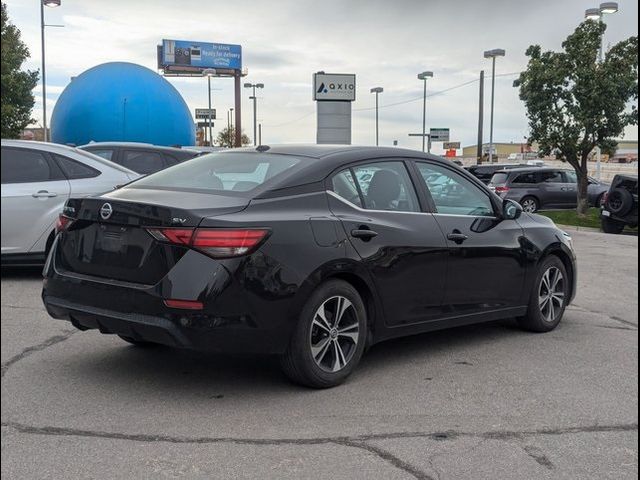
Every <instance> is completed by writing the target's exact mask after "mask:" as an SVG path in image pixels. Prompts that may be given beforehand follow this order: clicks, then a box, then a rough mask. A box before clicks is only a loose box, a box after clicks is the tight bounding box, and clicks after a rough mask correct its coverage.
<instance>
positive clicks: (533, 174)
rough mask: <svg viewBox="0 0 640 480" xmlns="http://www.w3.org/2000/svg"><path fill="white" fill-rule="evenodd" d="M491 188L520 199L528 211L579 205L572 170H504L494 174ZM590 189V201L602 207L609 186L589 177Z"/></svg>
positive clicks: (502, 196)
mask: <svg viewBox="0 0 640 480" xmlns="http://www.w3.org/2000/svg"><path fill="white" fill-rule="evenodd" d="M489 188H490V189H492V190H493V191H494V192H496V193H497V194H498V195H499V196H500V197H501V198H503V199H509V200H514V201H516V202H518V203H519V204H520V205H522V208H524V211H525V212H529V213H534V212H537V211H538V210H540V209H544V208H575V207H576V206H577V204H578V177H577V175H576V172H575V171H573V170H562V169H557V168H547V167H527V168H514V169H511V170H501V171H498V172H496V173H495V174H494V175H493V178H492V179H491V182H490V183H489ZM588 189H589V190H588V195H589V204H590V205H592V206H600V204H601V202H602V199H603V198H604V194H605V193H606V192H607V190H608V189H609V185H608V184H606V183H601V182H598V181H597V180H595V179H593V178H589V187H588Z"/></svg>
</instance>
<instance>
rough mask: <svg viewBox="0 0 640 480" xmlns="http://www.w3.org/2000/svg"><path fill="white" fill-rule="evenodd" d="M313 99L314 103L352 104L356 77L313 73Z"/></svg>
mask: <svg viewBox="0 0 640 480" xmlns="http://www.w3.org/2000/svg"><path fill="white" fill-rule="evenodd" d="M313 99H314V100H316V101H319V102H321V101H325V100H331V101H339V102H353V101H354V100H355V99H356V76H355V75H353V74H337V73H314V74H313Z"/></svg>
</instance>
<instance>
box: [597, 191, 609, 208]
mask: <svg viewBox="0 0 640 480" xmlns="http://www.w3.org/2000/svg"><path fill="white" fill-rule="evenodd" d="M608 199H609V192H604V193H603V194H602V200H600V205H598V206H599V207H604V206H605V205H606V204H607V200H608Z"/></svg>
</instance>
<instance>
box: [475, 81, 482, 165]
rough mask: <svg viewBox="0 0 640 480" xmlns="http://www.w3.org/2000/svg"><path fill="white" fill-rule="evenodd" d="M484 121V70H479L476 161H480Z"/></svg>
mask: <svg viewBox="0 0 640 480" xmlns="http://www.w3.org/2000/svg"><path fill="white" fill-rule="evenodd" d="M483 123H484V70H480V101H479V106H478V145H477V147H478V148H477V151H476V161H477V163H482V141H483V134H482V128H483Z"/></svg>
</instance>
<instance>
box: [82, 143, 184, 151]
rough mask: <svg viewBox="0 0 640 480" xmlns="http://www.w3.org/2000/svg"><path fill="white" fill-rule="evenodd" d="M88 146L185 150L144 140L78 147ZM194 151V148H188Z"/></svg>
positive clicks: (84, 146) (90, 145)
mask: <svg viewBox="0 0 640 480" xmlns="http://www.w3.org/2000/svg"><path fill="white" fill-rule="evenodd" d="M88 147H105V148H107V147H140V148H150V149H158V150H174V151H177V152H184V150H185V149H182V148H176V147H167V146H165V145H154V144H152V143H143V142H91V143H87V144H85V145H80V146H78V148H82V149H85V148H88ZM188 151H192V150H188Z"/></svg>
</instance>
